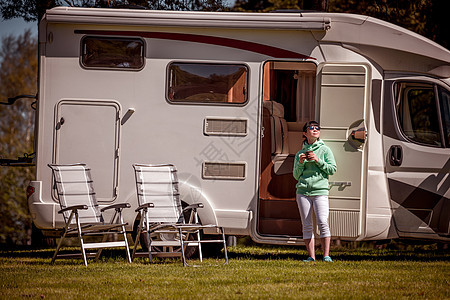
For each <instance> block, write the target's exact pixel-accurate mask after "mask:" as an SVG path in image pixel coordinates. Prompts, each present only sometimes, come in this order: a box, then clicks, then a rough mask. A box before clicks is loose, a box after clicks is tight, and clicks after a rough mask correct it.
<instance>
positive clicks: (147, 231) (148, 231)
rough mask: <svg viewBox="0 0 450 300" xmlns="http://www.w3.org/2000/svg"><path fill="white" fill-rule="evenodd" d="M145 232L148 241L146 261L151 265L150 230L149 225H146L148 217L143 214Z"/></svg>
mask: <svg viewBox="0 0 450 300" xmlns="http://www.w3.org/2000/svg"><path fill="white" fill-rule="evenodd" d="M145 218H146V220H145V232H146V233H147V240H148V259H149V261H150V262H151V263H152V262H153V257H152V238H151V236H150V228H149V223H148V221H149V220H148V215H147V214H145Z"/></svg>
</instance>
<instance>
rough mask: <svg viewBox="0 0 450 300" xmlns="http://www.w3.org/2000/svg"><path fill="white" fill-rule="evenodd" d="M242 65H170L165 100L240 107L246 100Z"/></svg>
mask: <svg viewBox="0 0 450 300" xmlns="http://www.w3.org/2000/svg"><path fill="white" fill-rule="evenodd" d="M247 76H248V68H247V66H245V65H234V64H207V63H172V64H171V65H170V66H169V87H168V95H167V98H168V99H169V101H171V102H185V103H186V102H189V103H223V104H225V103H226V104H242V103H245V102H246V100H247Z"/></svg>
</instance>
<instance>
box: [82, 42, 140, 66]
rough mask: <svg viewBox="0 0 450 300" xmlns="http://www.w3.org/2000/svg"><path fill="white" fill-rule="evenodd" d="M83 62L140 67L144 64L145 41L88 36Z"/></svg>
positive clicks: (85, 63)
mask: <svg viewBox="0 0 450 300" xmlns="http://www.w3.org/2000/svg"><path fill="white" fill-rule="evenodd" d="M82 49H83V55H82V59H81V62H82V64H83V66H85V67H92V68H119V69H140V68H142V67H143V66H144V51H143V50H144V42H143V41H142V40H140V39H125V38H103V37H86V38H84V39H83V41H82Z"/></svg>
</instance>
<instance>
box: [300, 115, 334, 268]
mask: <svg viewBox="0 0 450 300" xmlns="http://www.w3.org/2000/svg"><path fill="white" fill-rule="evenodd" d="M303 135H304V136H305V141H304V143H303V148H302V150H300V151H299V152H298V153H297V154H296V155H295V160H294V170H293V174H294V178H295V179H296V180H297V181H298V183H297V185H296V187H297V204H298V207H299V210H300V216H301V218H302V223H303V239H304V241H305V245H306V249H307V250H308V254H309V257H308V259H306V260H305V262H311V261H315V260H316V254H315V250H314V234H313V223H312V210H313V208H314V212H315V214H316V220H317V225H318V226H319V230H320V236H319V237H320V244H321V246H322V251H323V260H324V261H326V262H332V261H333V260H332V259H331V257H330V241H331V233H330V228H329V226H328V214H329V204H328V190H329V186H328V176H329V175H332V174H334V173H335V172H336V169H337V167H336V162H335V160H334V156H333V153H332V152H331V150H330V148H328V147H327V146H326V145H325V144H324V142H323V141H322V140H320V139H319V136H320V126H319V123H318V122H316V121H309V122H307V123H306V124H305V126H303Z"/></svg>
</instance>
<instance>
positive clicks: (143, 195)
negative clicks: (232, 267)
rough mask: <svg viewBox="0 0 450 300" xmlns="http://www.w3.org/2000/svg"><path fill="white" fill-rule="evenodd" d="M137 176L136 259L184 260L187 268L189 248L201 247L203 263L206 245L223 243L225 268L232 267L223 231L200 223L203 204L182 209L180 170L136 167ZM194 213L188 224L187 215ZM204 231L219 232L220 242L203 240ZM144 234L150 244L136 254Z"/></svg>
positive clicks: (146, 166)
mask: <svg viewBox="0 0 450 300" xmlns="http://www.w3.org/2000/svg"><path fill="white" fill-rule="evenodd" d="M133 168H134V171H135V176H136V190H137V198H138V205H139V207H138V208H137V209H136V212H138V213H139V214H140V223H139V227H138V231H137V236H136V242H135V245H134V248H133V254H132V259H134V258H135V257H138V256H140V257H142V256H144V257H148V258H149V259H150V262H152V257H153V256H156V257H177V256H181V258H182V261H183V265H184V266H187V265H188V264H187V261H186V258H187V257H186V253H185V251H186V248H187V247H198V252H199V258H200V262H202V261H203V255H202V247H201V245H202V244H203V243H222V244H223V247H224V255H225V264H227V263H228V254H227V245H226V240H225V234H224V231H223V228H222V227H219V226H216V225H213V224H211V225H202V224H200V223H199V219H198V213H197V209H198V208H202V207H203V204H201V203H196V204H193V205H189V206H187V207H185V208H184V209H183V208H182V205H181V200H180V195H179V192H178V178H177V169H176V168H175V166H174V165H171V164H163V165H144V164H134V165H133ZM189 211H190V214H189V218H187V220H185V216H184V213H187V212H189ZM204 229H215V231H216V232H217V233H220V234H221V235H219V238H218V239H213V240H205V239H202V236H201V232H202V231H203V230H204ZM141 233H144V234H145V235H144V237H145V238H146V243H148V245H143V247H142V248H143V249H145V248H147V249H148V251H145V250H144V251H142V252H136V250H137V246H138V244H139V239H140V237H141Z"/></svg>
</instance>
